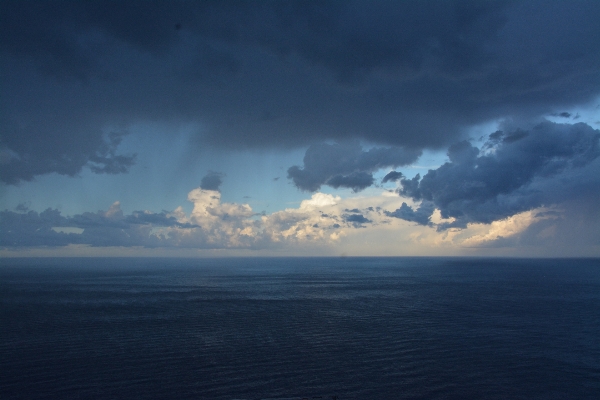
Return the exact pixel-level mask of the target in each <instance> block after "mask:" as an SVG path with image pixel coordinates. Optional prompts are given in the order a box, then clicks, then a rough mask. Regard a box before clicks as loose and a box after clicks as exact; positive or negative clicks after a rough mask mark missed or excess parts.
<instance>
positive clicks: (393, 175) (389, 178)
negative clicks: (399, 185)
mask: <svg viewBox="0 0 600 400" xmlns="http://www.w3.org/2000/svg"><path fill="white" fill-rule="evenodd" d="M400 178H402V172H397V171H390V172H388V173H387V174H386V176H384V177H383V179H382V180H381V183H386V182H397V181H398V180H400Z"/></svg>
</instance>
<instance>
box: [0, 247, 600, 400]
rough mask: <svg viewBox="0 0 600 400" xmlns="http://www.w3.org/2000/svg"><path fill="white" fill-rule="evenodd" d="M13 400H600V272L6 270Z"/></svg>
mask: <svg viewBox="0 0 600 400" xmlns="http://www.w3.org/2000/svg"><path fill="white" fill-rule="evenodd" d="M0 398H2V399H84V398H85V399H89V398H94V399H115V398H123V399H154V398H157V399H166V398H173V399H274V398H289V399H302V398H307V399H314V398H321V399H339V400H343V399H600V260H599V259H480V258H350V257H348V258H224V259H185V260H182V259H123V258H122V259H84V258H82V259H3V260H0Z"/></svg>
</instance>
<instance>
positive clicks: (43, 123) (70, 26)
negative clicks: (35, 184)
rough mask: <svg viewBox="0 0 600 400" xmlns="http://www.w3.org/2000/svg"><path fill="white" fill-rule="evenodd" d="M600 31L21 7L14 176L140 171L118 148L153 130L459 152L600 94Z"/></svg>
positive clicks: (360, 5)
mask: <svg viewBox="0 0 600 400" xmlns="http://www.w3.org/2000/svg"><path fill="white" fill-rule="evenodd" d="M598 20H600V3H598V2H597V1H593V0H590V1H584V0H579V1H572V2H566V1H565V2H551V3H548V2H544V1H525V2H512V1H486V2H481V1H464V0H461V1H419V2H413V1H395V2H386V1H381V2H372V1H368V2H367V1H364V2H361V1H344V2H337V1H331V2H322V1H314V2H312V1H298V2H296V1H273V2H270V1H265V2H244V1H241V2H224V1H223V2H222V1H218V2H189V1H180V2H179V1H168V2H167V1H153V2H145V1H127V2H116V1H82V2H62V1H55V2H54V1H24V0H18V1H3V2H1V4H0V51H1V57H2V59H1V63H2V65H1V68H2V71H3V73H2V77H1V78H0V79H1V80H2V81H1V82H0V87H1V90H2V93H1V96H0V102H1V103H0V104H1V110H2V111H1V114H0V127H1V128H0V152H1V157H0V162H2V168H1V169H0V171H1V174H0V179H1V180H2V181H3V182H5V183H10V184H14V183H18V182H19V181H21V180H31V179H33V178H34V177H35V176H37V175H41V174H46V173H50V172H57V173H60V174H65V175H75V174H77V173H78V172H79V171H80V170H81V169H82V168H84V167H90V168H91V169H92V170H93V171H94V172H97V173H120V172H125V171H127V169H128V168H129V167H130V166H131V165H132V164H133V162H134V157H133V155H130V154H120V153H119V152H118V138H119V137H120V136H121V135H122V134H124V133H126V129H127V127H128V126H129V125H130V124H133V123H136V122H140V121H148V120H150V121H161V122H191V123H197V124H198V125H200V126H202V127H203V129H202V131H201V132H199V133H198V135H199V136H201V140H200V143H210V144H212V145H215V146H223V147H229V148H247V147H290V146H300V145H302V146H305V145H308V144H311V143H315V142H317V141H321V140H327V139H333V140H339V141H344V140H348V139H365V140H367V141H369V142H372V143H380V144H385V145H391V146H406V147H409V148H414V149H417V150H419V149H422V148H425V147H440V146H444V145H446V144H448V143H451V142H453V141H455V140H456V139H457V138H458V137H459V135H460V133H461V129H462V128H464V127H465V126H469V125H471V124H474V123H479V122H483V121H486V120H489V119H491V118H501V117H505V116H511V115H515V116H519V117H532V116H538V115H541V114H547V113H550V112H562V111H563V110H564V109H565V107H568V106H570V105H574V104H580V103H582V102H586V101H589V100H590V99H592V98H594V97H595V96H597V95H598V94H599V92H600V89H599V88H600V72H599V71H600V35H599V34H598V30H599V28H598V24H597V21H598ZM110 132H120V133H119V134H112V136H111V134H110ZM363 172H367V173H368V171H363ZM350 174H351V173H350ZM350 174H342V175H341V176H340V177H337V178H335V179H333V180H332V181H331V184H332V186H334V187H335V186H338V187H342V186H343V187H355V188H357V189H360V188H361V187H363V186H364V185H365V184H366V183H367V180H368V177H367V176H366V175H364V174H362V175H361V174H360V173H359V172H357V175H356V176H349V175H350ZM331 178H334V177H333V176H332V177H329V179H331ZM309 181H310V182H309V183H308V184H307V185H305V186H304V187H306V188H309V187H315V185H317V184H319V183H318V182H319V180H318V179H317V180H316V181H315V180H312V178H311V179H310V180H309ZM324 183H325V182H320V184H324ZM301 185H302V184H301ZM311 185H312V186H311ZM353 185H354V186H353ZM308 190H311V189H308Z"/></svg>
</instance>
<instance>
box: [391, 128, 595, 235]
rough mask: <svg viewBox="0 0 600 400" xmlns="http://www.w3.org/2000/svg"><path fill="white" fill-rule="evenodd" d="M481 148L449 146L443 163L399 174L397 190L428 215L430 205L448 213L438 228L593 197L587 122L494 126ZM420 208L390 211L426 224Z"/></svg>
mask: <svg viewBox="0 0 600 400" xmlns="http://www.w3.org/2000/svg"><path fill="white" fill-rule="evenodd" d="M482 148H483V150H479V149H478V148H476V147H474V146H472V145H471V144H470V143H468V142H466V141H464V142H460V143H457V144H455V145H453V146H451V147H450V149H449V150H448V157H449V158H450V161H449V162H447V163H445V164H444V165H442V166H441V167H439V168H438V169H436V170H430V171H429V172H428V173H427V174H426V175H425V176H423V178H422V179H421V178H420V176H419V175H417V176H416V177H415V178H413V179H410V180H409V179H402V180H401V184H402V189H400V191H399V193H400V194H401V195H403V196H407V197H411V198H413V199H414V200H416V201H419V200H422V201H423V203H422V205H421V208H423V207H424V205H425V206H427V207H428V210H429V215H431V213H432V212H433V208H434V207H435V208H438V209H439V210H440V211H441V215H442V217H443V218H450V217H452V218H455V221H454V222H453V223H449V224H442V225H440V226H439V228H441V229H445V228H448V227H465V226H466V224H468V223H469V222H482V223H490V222H492V221H494V220H498V219H502V218H505V217H508V216H511V215H514V214H516V213H519V212H523V211H527V210H531V209H533V208H536V207H541V206H551V205H555V204H561V203H566V202H569V201H571V202H572V201H573V200H575V199H579V200H581V201H592V202H594V203H596V204H597V201H598V198H600V157H599V156H600V131H598V130H594V129H593V128H591V127H590V126H589V125H586V124H583V123H578V124H575V125H568V124H556V123H552V122H544V123H541V124H539V125H537V126H535V127H534V128H532V129H531V130H530V131H520V130H518V131H513V132H503V131H498V132H495V133H494V134H492V135H490V141H489V142H488V143H487V144H486V145H485V146H482ZM586 199H587V200H586ZM424 211H425V210H424ZM420 213H421V209H419V210H417V211H414V212H413V210H412V209H411V208H410V207H409V206H405V205H403V206H402V207H401V208H400V209H399V210H396V211H395V212H394V213H391V214H389V215H390V216H395V217H398V218H402V219H406V220H409V221H415V222H418V223H422V224H426V223H427V222H428V220H427V219H425V218H424V217H422V216H417V214H420ZM425 214H427V213H426V212H425Z"/></svg>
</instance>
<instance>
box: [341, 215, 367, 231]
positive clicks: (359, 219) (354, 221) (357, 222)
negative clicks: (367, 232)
mask: <svg viewBox="0 0 600 400" xmlns="http://www.w3.org/2000/svg"><path fill="white" fill-rule="evenodd" d="M343 218H344V221H346V222H348V223H350V224H351V225H352V226H353V227H355V228H362V227H364V225H363V224H368V223H371V222H373V221H371V220H370V219H368V218H365V216H363V215H362V214H350V215H348V214H346V215H343Z"/></svg>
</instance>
